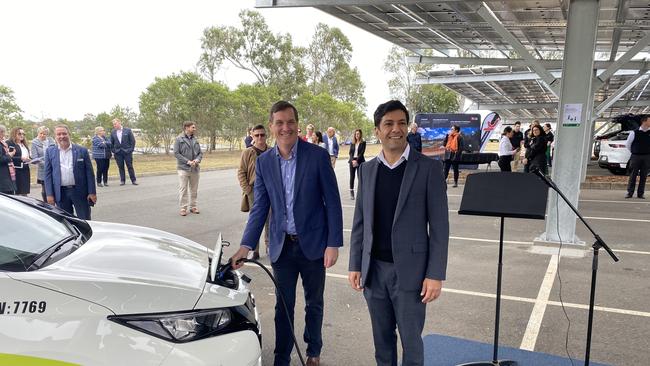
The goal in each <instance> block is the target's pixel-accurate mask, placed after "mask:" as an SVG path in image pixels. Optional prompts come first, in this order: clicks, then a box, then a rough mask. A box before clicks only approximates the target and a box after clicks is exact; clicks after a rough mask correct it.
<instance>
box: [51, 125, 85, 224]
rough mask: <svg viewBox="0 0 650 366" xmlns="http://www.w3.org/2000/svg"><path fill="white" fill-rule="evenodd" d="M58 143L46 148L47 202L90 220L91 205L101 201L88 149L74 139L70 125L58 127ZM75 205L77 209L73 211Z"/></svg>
mask: <svg viewBox="0 0 650 366" xmlns="http://www.w3.org/2000/svg"><path fill="white" fill-rule="evenodd" d="M54 135H55V138H56V142H57V146H55V145H50V146H49V147H48V148H47V150H46V151H45V194H46V195H47V203H49V204H51V205H54V204H56V205H57V206H58V207H59V208H61V209H63V210H64V211H66V212H68V213H69V214H71V215H72V214H73V213H74V214H76V215H77V217H79V218H80V219H84V220H90V206H91V204H92V205H94V204H95V202H97V195H96V190H95V173H94V172H93V164H92V163H91V162H90V155H89V154H88V150H87V149H86V148H84V147H81V146H79V145H76V144H72V143H70V130H69V129H68V126H66V125H59V126H56V127H55V128H54ZM73 207H74V212H73Z"/></svg>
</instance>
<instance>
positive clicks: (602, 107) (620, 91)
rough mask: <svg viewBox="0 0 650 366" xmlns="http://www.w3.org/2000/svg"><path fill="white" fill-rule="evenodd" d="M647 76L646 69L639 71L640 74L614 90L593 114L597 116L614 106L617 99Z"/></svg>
mask: <svg viewBox="0 0 650 366" xmlns="http://www.w3.org/2000/svg"><path fill="white" fill-rule="evenodd" d="M647 77H648V74H647V73H646V72H645V70H641V71H639V73H638V74H636V75H635V76H634V77H633V78H631V79H630V80H628V81H627V82H626V83H625V84H623V85H622V86H621V87H620V88H618V89H617V90H616V91H615V92H614V94H612V95H610V96H609V98H607V99H605V100H604V101H603V102H602V103H600V104H599V105H598V107H596V108H595V109H594V112H593V114H594V115H595V116H598V115H600V114H601V113H603V112H604V111H605V110H606V109H607V108H609V107H610V106H612V105H613V104H614V103H615V102H616V101H618V100H619V99H621V97H623V96H624V95H625V94H627V92H629V91H630V90H632V88H634V87H635V86H636V85H637V84H638V83H639V82H641V80H644V79H646V78H647Z"/></svg>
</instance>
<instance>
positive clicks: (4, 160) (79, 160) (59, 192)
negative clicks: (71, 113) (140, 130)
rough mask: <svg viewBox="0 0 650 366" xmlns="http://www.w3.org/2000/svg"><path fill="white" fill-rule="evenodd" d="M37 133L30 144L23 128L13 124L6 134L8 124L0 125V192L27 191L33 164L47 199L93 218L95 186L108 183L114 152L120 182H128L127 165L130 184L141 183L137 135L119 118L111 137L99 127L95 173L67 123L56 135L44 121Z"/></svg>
mask: <svg viewBox="0 0 650 366" xmlns="http://www.w3.org/2000/svg"><path fill="white" fill-rule="evenodd" d="M36 133H37V136H36V137H35V138H34V139H33V140H32V141H31V144H30V143H29V142H28V141H27V139H26V137H25V136H26V134H25V130H24V129H23V128H22V127H15V128H13V129H12V130H11V132H10V134H9V136H8V138H7V129H6V127H5V126H3V125H0V145H1V146H0V192H2V193H5V194H15V195H21V196H27V195H29V193H30V191H31V168H30V166H32V167H34V168H36V169H37V173H36V182H37V184H39V185H40V186H41V199H42V200H43V201H44V202H48V203H50V204H52V205H56V206H57V207H59V208H61V209H63V210H65V211H67V212H68V213H70V214H75V215H76V216H78V217H80V218H83V219H88V220H89V219H90V207H91V206H93V205H94V204H95V203H96V202H97V195H96V189H97V186H99V187H102V186H108V169H109V165H110V159H111V156H114V157H115V160H116V162H117V165H118V169H119V172H120V185H124V184H125V181H126V179H125V171H124V165H125V164H126V167H127V169H128V172H129V177H130V179H131V183H132V184H134V185H138V183H137V181H136V177H135V171H134V169H133V151H134V149H135V137H134V136H133V132H132V131H131V130H130V129H129V128H126V127H122V122H121V121H120V120H119V119H117V118H116V119H114V120H113V130H112V131H111V135H110V137H106V132H105V130H104V128H103V127H97V128H95V136H93V138H92V158H94V159H95V164H96V166H97V169H96V172H97V174H96V175H95V169H94V168H93V165H92V162H91V160H90V159H91V155H90V153H89V152H88V149H86V148H85V147H83V146H80V145H77V144H73V143H72V141H71V136H70V129H69V128H68V126H66V125H63V124H61V125H57V126H56V127H55V128H54V135H55V139H53V138H51V137H50V136H49V134H50V130H49V128H48V127H46V126H40V127H38V128H37V129H36ZM30 146H31V147H30ZM95 182H96V183H95Z"/></svg>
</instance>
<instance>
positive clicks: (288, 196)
mask: <svg viewBox="0 0 650 366" xmlns="http://www.w3.org/2000/svg"><path fill="white" fill-rule="evenodd" d="M275 156H277V157H278V161H279V163H280V174H282V188H283V189H284V204H285V207H284V208H285V222H284V223H283V224H282V229H283V230H284V232H285V233H287V234H291V235H296V234H298V232H297V231H296V221H295V220H294V217H293V191H294V183H295V181H296V161H297V157H298V141H296V143H295V144H294V145H293V147H292V148H291V153H290V155H289V159H285V158H283V157H282V155H280V149H279V148H278V146H277V145H276V146H275Z"/></svg>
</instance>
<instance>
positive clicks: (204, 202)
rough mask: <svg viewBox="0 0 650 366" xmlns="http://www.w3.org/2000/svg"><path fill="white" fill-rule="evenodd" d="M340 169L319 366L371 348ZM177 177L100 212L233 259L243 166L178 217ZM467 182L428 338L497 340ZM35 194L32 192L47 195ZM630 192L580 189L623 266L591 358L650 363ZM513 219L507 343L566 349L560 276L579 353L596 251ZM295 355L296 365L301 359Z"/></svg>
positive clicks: (143, 182)
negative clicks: (545, 238)
mask: <svg viewBox="0 0 650 366" xmlns="http://www.w3.org/2000/svg"><path fill="white" fill-rule="evenodd" d="M136 170H137V167H136ZM336 173H337V177H338V183H339V188H340V191H341V197H342V203H343V222H344V230H345V232H344V240H345V243H344V247H343V248H342V250H341V251H340V256H339V261H338V263H337V264H336V265H335V266H334V267H333V268H331V269H329V270H328V277H327V284H326V292H325V298H326V300H325V319H324V325H323V333H324V334H323V337H324V348H323V353H322V355H321V360H322V364H323V365H345V364H354V365H372V364H374V358H373V352H374V349H373V345H372V335H371V334H372V333H371V329H370V319H369V316H368V311H367V308H366V304H365V301H364V300H363V297H362V295H361V294H360V293H357V292H355V291H353V290H352V289H351V288H350V287H349V285H348V282H347V263H348V241H349V237H350V230H349V229H350V227H351V223H352V215H353V207H354V206H353V205H354V201H352V200H350V199H349V198H348V193H347V184H348V183H347V182H348V167H347V164H345V163H344V162H343V161H339V163H338V165H337V168H336ZM177 180H178V178H177V176H176V175H165V176H156V177H143V178H141V179H139V180H138V182H139V183H140V185H139V186H131V185H127V186H122V187H121V186H119V185H118V184H116V183H115V182H111V183H113V184H111V186H110V187H107V188H98V203H97V205H96V207H95V208H94V209H93V212H92V216H93V219H94V220H98V221H109V222H120V223H128V224H133V225H142V226H148V227H153V228H157V229H161V230H165V231H169V232H172V233H176V234H179V235H182V236H185V237H188V238H190V239H192V240H194V241H197V242H199V243H201V244H204V245H206V246H212V245H213V244H214V242H215V240H216V238H217V234H218V233H219V232H221V233H222V234H223V236H224V238H225V239H226V240H229V241H230V242H232V244H233V245H232V246H231V247H230V248H227V249H226V256H229V255H230V254H232V253H233V252H234V250H236V248H237V247H238V244H239V240H240V239H241V235H242V231H243V229H244V226H245V223H246V217H247V214H245V213H242V212H240V211H239V204H240V198H241V192H240V189H239V186H238V183H237V178H236V171H235V170H220V171H212V172H204V173H202V174H201V180H200V183H199V208H200V209H201V214H199V215H195V214H190V215H189V216H187V217H181V216H179V215H178V203H177V184H178V182H177ZM462 190H463V186H462V185H461V186H460V187H459V188H451V186H450V188H449V189H448V197H449V210H450V228H451V238H450V244H449V264H448V271H447V277H448V280H447V281H446V282H445V283H444V291H443V294H442V296H441V298H440V299H439V300H437V301H435V302H434V303H432V304H430V305H429V306H428V307H427V309H428V311H427V320H426V326H425V331H424V334H431V333H438V334H444V335H448V336H453V337H460V338H465V339H470V340H475V341H480V342H485V343H491V342H492V336H493V330H494V328H493V327H494V294H495V288H496V285H495V283H496V270H497V255H498V251H497V249H498V239H499V219H498V218H491V217H477V216H460V215H458V214H457V210H458V207H459V204H460V201H461V197H462ZM33 191H34V192H33V193H32V195H33V196H34V197H36V196H37V195H38V194H39V193H40V192H36V189H33ZM512 192H513V199H517V197H518V189H517V187H512ZM623 195H624V192H622V191H601V190H584V191H582V193H581V195H580V202H579V206H578V208H579V210H580V211H581V212H582V213H583V215H584V216H586V217H588V221H589V222H590V224H591V225H592V226H593V227H594V228H595V230H596V231H597V232H599V233H600V235H601V236H602V238H603V239H604V240H605V241H606V242H607V243H608V244H609V245H610V246H611V247H612V248H613V249H614V250H615V251H617V254H618V255H619V256H620V258H621V261H620V262H619V263H613V262H612V261H611V260H610V258H609V257H608V256H607V255H606V253H604V251H601V259H600V268H599V273H598V275H599V276H598V288H597V295H596V305H597V311H596V313H595V321H594V334H593V338H592V339H593V342H592V353H591V360H592V361H594V362H601V363H608V364H612V365H642V364H648V360H649V359H650V304H649V302H648V299H650V244H649V243H648V227H650V226H649V223H650V200H638V199H632V200H625V199H623ZM505 226H506V229H505V240H506V243H505V249H504V267H503V290H502V293H503V300H502V315H501V336H500V343H501V344H502V345H507V346H510V347H517V348H523V349H528V350H535V351H539V352H544V353H550V354H555V355H559V356H564V357H566V350H565V336H566V334H567V329H568V326H569V323H568V322H567V319H566V317H565V314H564V311H563V308H562V306H561V303H560V291H559V290H560V280H559V279H560V278H561V288H562V292H561V300H562V301H563V302H564V309H565V311H566V313H567V315H568V316H569V319H570V330H569V333H568V336H569V339H568V345H569V347H568V349H569V352H570V355H571V357H573V358H577V359H583V357H584V347H585V339H586V324H587V304H588V301H589V284H590V276H591V253H590V252H588V253H587V256H585V257H582V258H574V257H566V256H559V257H558V256H557V254H535V253H533V252H532V251H531V247H532V242H533V239H534V238H535V237H537V236H539V235H540V234H541V233H542V232H543V231H544V222H543V221H538V220H523V219H506V223H505ZM577 235H578V236H579V237H580V239H582V240H584V241H586V242H587V243H588V244H590V241H591V237H590V235H589V234H588V232H587V231H586V229H584V228H583V227H582V226H581V224H580V223H578V225H577ZM572 248H576V246H572ZM578 248H579V249H588V247H578ZM558 259H559V260H558ZM263 262H264V263H266V264H268V263H269V262H268V258H263ZM558 264H559V266H558ZM243 270H244V271H245V272H246V273H247V274H248V275H249V276H250V277H251V278H252V279H253V282H252V289H253V291H254V293H255V295H256V297H257V303H258V308H259V311H260V316H261V322H262V329H263V337H264V338H263V358H264V365H272V362H273V339H274V334H273V312H274V311H273V306H274V303H275V295H274V289H273V285H272V282H271V281H270V280H269V279H268V278H266V275H265V274H264V273H263V272H262V271H261V270H260V269H258V268H255V267H251V266H246V267H244V269H243ZM558 272H559V276H558ZM299 287H300V286H299ZM299 292H301V291H300V290H299ZM301 297H302V295H301V294H299V296H298V301H297V304H296V309H297V312H296V315H297V317H296V329H297V338H298V339H302V332H301V330H302V329H303V319H302V318H301V314H303V312H302V310H301V309H302V308H303V306H304V304H303V302H302V301H301ZM303 350H304V347H303ZM490 356H491V355H486V357H485V358H486V359H487V358H490ZM294 363H295V364H296V365H297V364H298V360H297V357H294ZM576 364H577V363H576Z"/></svg>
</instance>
